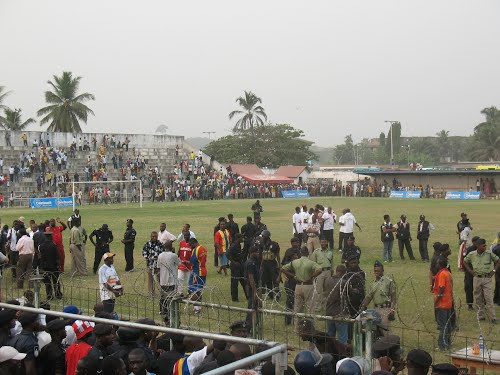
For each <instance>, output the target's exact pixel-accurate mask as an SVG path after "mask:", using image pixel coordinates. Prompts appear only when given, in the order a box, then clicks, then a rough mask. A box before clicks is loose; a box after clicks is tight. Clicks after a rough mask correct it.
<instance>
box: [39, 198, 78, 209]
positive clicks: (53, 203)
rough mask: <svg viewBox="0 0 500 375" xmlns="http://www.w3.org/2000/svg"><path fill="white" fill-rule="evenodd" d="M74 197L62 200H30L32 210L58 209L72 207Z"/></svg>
mask: <svg viewBox="0 0 500 375" xmlns="http://www.w3.org/2000/svg"><path fill="white" fill-rule="evenodd" d="M72 206H73V198H72V197H61V198H56V197H52V198H30V207H31V208H58V207H72Z"/></svg>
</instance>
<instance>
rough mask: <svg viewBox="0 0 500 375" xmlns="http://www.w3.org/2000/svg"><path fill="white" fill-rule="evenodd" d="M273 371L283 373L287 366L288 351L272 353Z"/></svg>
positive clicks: (277, 374)
mask: <svg viewBox="0 0 500 375" xmlns="http://www.w3.org/2000/svg"><path fill="white" fill-rule="evenodd" d="M272 361H273V363H274V373H275V374H276V375H283V374H284V373H285V371H286V369H287V367H288V351H287V350H284V351H282V352H281V353H278V354H275V355H273V359H272Z"/></svg>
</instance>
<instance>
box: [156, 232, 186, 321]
mask: <svg viewBox="0 0 500 375" xmlns="http://www.w3.org/2000/svg"><path fill="white" fill-rule="evenodd" d="M180 264H181V261H180V259H179V257H178V256H177V254H176V253H175V252H174V251H173V249H172V242H171V241H169V242H167V244H166V246H165V251H163V252H162V253H161V254H160V255H158V268H159V269H160V287H161V298H160V311H161V313H162V315H164V316H165V318H166V319H168V320H170V318H169V316H170V313H169V306H170V302H171V300H172V297H173V296H174V295H175V294H176V290H177V268H178V267H179V265H180Z"/></svg>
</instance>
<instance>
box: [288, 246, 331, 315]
mask: <svg viewBox="0 0 500 375" xmlns="http://www.w3.org/2000/svg"><path fill="white" fill-rule="evenodd" d="M308 256H309V251H308V250H307V248H304V247H303V248H302V249H301V250H300V259H296V260H293V261H291V262H290V263H288V264H285V265H284V266H283V267H282V268H281V272H283V273H284V274H285V275H286V277H288V279H294V280H295V281H296V285H295V302H294V306H293V312H294V313H303V312H306V313H311V311H312V310H311V308H312V304H313V297H314V287H313V280H314V278H315V277H317V276H318V275H320V274H321V272H322V271H323V270H322V269H321V266H320V265H319V264H318V263H316V262H313V261H312V260H310V259H309V258H308Z"/></svg>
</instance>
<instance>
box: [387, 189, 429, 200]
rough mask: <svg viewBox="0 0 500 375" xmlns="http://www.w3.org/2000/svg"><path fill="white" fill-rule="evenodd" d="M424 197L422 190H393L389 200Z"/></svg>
mask: <svg viewBox="0 0 500 375" xmlns="http://www.w3.org/2000/svg"><path fill="white" fill-rule="evenodd" d="M421 196H422V192H421V191H420V190H408V191H407V190H391V195H389V198H410V199H415V198H420V197H421Z"/></svg>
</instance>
